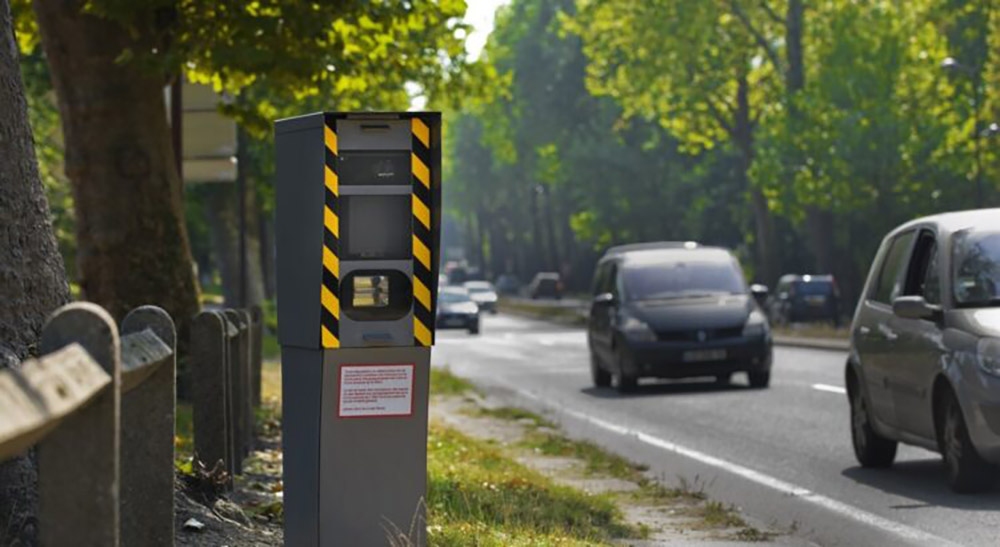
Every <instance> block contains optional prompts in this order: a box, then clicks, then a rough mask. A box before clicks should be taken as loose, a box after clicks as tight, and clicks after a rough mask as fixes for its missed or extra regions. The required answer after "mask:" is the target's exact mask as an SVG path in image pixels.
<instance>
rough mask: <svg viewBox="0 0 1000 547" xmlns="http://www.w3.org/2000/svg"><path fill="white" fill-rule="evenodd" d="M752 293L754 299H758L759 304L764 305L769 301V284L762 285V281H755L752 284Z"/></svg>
mask: <svg viewBox="0 0 1000 547" xmlns="http://www.w3.org/2000/svg"><path fill="white" fill-rule="evenodd" d="M750 294H751V295H753V299H754V300H756V301H757V304H758V305H759V306H761V307H764V304H765V303H766V302H767V296H768V294H770V292H769V291H768V290H767V285H761V284H760V283H754V284H753V285H750Z"/></svg>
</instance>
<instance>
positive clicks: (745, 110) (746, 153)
mask: <svg viewBox="0 0 1000 547" xmlns="http://www.w3.org/2000/svg"><path fill="white" fill-rule="evenodd" d="M749 93H750V84H749V82H748V81H747V79H746V75H741V76H740V77H739V85H738V88H737V92H736V115H735V117H734V124H733V140H734V142H735V143H736V148H737V151H738V152H739V155H740V177H741V178H742V179H743V187H744V188H746V189H747V191H748V192H749V193H750V208H751V210H752V211H753V218H754V227H755V234H756V241H755V244H756V247H757V248H756V251H757V252H756V259H757V260H756V263H757V280H758V281H760V282H762V283H767V284H773V283H774V282H775V281H777V279H778V254H777V243H776V241H775V236H774V222H773V221H772V219H771V211H770V209H769V208H768V206H767V198H765V197H764V194H763V192H761V190H760V188H757V187H756V186H754V185H753V183H752V181H751V180H750V167H751V166H752V165H753V157H754V150H753V122H752V121H751V118H750V99H749Z"/></svg>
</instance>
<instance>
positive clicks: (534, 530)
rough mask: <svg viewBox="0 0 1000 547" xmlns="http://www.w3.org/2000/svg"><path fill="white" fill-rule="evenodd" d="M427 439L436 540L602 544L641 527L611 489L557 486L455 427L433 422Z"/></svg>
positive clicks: (639, 532) (453, 542) (637, 532)
mask: <svg viewBox="0 0 1000 547" xmlns="http://www.w3.org/2000/svg"><path fill="white" fill-rule="evenodd" d="M428 441H429V443H428V462H427V472H428V486H429V488H428V504H427V505H428V514H429V525H428V539H429V541H430V543H432V544H434V545H442V546H452V545H480V546H501V545H504V546H505V545H542V546H544V545H606V544H609V543H610V542H611V541H612V540H614V539H618V538H640V537H642V535H643V531H642V530H639V529H638V528H635V527H632V526H629V525H628V524H626V523H625V522H624V520H623V518H622V516H621V513H620V511H619V509H618V507H617V505H616V504H615V502H614V500H613V499H612V498H611V497H610V496H591V495H587V494H585V493H583V492H581V491H579V490H575V489H572V488H568V487H564V486H558V485H556V484H555V483H553V482H552V481H551V480H550V479H548V478H546V477H544V476H542V475H540V474H538V473H537V472H535V471H532V470H530V469H528V468H526V467H524V466H522V465H520V464H518V463H517V462H515V461H514V460H512V459H511V458H509V457H507V456H505V455H504V454H503V453H502V452H501V451H500V450H498V449H497V448H496V447H495V446H493V445H491V444H488V443H485V442H482V441H477V440H474V439H471V438H469V437H466V436H465V435H462V434H461V433H459V432H457V431H455V430H454V429H450V428H447V427H442V426H438V425H434V426H432V427H431V429H430V436H429V439H428Z"/></svg>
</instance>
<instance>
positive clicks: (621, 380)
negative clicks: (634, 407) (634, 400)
mask: <svg viewBox="0 0 1000 547" xmlns="http://www.w3.org/2000/svg"><path fill="white" fill-rule="evenodd" d="M626 359H628V355H626V354H625V350H624V349H623V348H622V347H621V345H618V346H617V348H616V349H615V371H616V374H615V388H617V389H618V392H619V393H631V392H633V391H635V388H636V386H637V385H638V384H639V380H638V378H636V377H635V376H632V374H630V373H629V372H627V371H626V370H625V368H626V367H625V360H626Z"/></svg>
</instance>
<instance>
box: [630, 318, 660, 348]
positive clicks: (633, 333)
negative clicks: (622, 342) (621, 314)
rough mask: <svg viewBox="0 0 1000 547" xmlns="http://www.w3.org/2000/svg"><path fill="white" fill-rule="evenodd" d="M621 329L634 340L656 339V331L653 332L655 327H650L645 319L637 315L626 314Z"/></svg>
mask: <svg viewBox="0 0 1000 547" xmlns="http://www.w3.org/2000/svg"><path fill="white" fill-rule="evenodd" d="M621 329H622V332H624V333H625V337H626V338H628V339H629V340H632V341H634V342H655V341H656V333H655V332H653V329H651V328H649V325H647V324H646V322H645V321H642V320H640V319H636V318H635V317H631V316H626V317H625V320H624V321H622V324H621Z"/></svg>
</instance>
